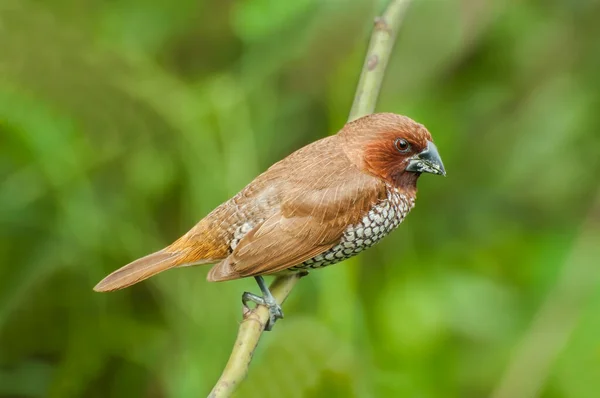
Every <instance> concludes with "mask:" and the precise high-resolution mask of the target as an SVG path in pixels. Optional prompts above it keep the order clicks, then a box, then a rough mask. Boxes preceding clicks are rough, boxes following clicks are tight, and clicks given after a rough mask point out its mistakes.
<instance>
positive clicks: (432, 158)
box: [406, 141, 446, 176]
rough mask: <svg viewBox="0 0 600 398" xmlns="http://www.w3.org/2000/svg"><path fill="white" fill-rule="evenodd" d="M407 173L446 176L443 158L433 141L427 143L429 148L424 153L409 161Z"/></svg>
mask: <svg viewBox="0 0 600 398" xmlns="http://www.w3.org/2000/svg"><path fill="white" fill-rule="evenodd" d="M406 171H412V172H415V173H431V174H439V175H442V176H445V175H446V170H445V169H444V164H443V163H442V158H441V157H440V154H439V153H438V150H437V147H436V146H435V144H434V143H433V142H431V141H427V148H425V149H424V150H423V151H422V152H420V153H417V154H416V155H414V156H412V157H411V158H409V159H408V166H406Z"/></svg>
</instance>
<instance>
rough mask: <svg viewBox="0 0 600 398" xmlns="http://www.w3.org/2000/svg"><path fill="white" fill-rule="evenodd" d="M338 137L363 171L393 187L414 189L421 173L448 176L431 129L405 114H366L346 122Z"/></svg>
mask: <svg viewBox="0 0 600 398" xmlns="http://www.w3.org/2000/svg"><path fill="white" fill-rule="evenodd" d="M339 137H340V139H341V143H342V144H341V145H342V148H343V150H344V152H346V155H347V156H348V158H350V160H351V161H352V162H353V163H354V164H355V165H356V166H357V167H358V168H359V169H360V170H362V171H365V172H367V173H369V174H372V175H374V176H376V177H379V178H381V179H383V180H384V181H386V182H387V183H389V184H391V185H393V186H396V187H404V188H406V189H410V188H413V189H414V188H416V183H417V179H418V177H419V176H420V175H421V174H422V173H431V174H439V175H443V176H445V175H446V170H445V169H444V164H443V163H442V159H441V157H440V155H439V153H438V150H437V147H436V146H435V144H434V143H433V139H432V137H431V134H430V133H429V131H427V129H426V128H425V127H424V126H423V125H422V124H419V123H417V122H415V121H414V120H412V119H410V118H408V117H406V116H401V115H396V114H394V113H375V114H372V115H367V116H364V117H362V118H360V119H357V120H355V121H352V122H350V123H348V124H346V125H345V126H344V128H343V129H342V130H341V131H340V132H339Z"/></svg>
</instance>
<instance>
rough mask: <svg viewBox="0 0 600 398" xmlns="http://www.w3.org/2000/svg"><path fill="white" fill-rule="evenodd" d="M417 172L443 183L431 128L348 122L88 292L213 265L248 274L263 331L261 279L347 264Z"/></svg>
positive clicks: (377, 235)
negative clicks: (257, 289)
mask: <svg viewBox="0 0 600 398" xmlns="http://www.w3.org/2000/svg"><path fill="white" fill-rule="evenodd" d="M421 173H432V174H440V175H446V172H445V170H444V165H443V164H442V160H441V158H440V156H439V154H438V151H437V148H436V146H435V145H434V144H433V142H432V138H431V134H429V131H427V129H426V128H425V127H424V126H423V125H421V124H419V123H416V122H415V121H413V120H411V119H409V118H408V117H405V116H400V115H396V114H393V113H378V114H372V115H368V116H365V117H362V118H360V119H357V120H355V121H353V122H350V123H347V124H346V125H345V126H344V127H343V128H342V129H341V130H340V131H339V132H338V133H337V134H336V135H333V136H330V137H327V138H323V139H321V140H319V141H316V142H313V143H312V144H309V145H307V146H305V147H303V148H301V149H299V150H298V151H296V152H294V153H292V154H291V155H289V156H288V157H286V158H284V159H283V160H281V161H279V162H277V163H275V164H274V165H273V166H271V167H270V168H269V169H268V170H267V171H266V172H264V173H263V174H261V175H259V176H258V177H257V178H256V179H254V181H252V182H251V183H250V184H248V185H247V186H246V187H245V188H244V189H242V190H241V191H240V192H239V193H238V194H237V195H235V196H234V197H233V198H231V199H229V200H228V201H226V202H225V203H223V204H221V205H220V206H219V207H217V208H216V209H214V210H213V211H212V212H211V213H210V214H208V215H207V216H206V217H205V218H203V219H202V220H200V222H198V223H197V224H196V225H195V226H194V227H193V228H192V229H191V230H190V231H188V232H187V233H186V234H185V235H183V236H182V237H181V238H179V239H177V240H176V241H175V242H174V243H172V244H171V245H169V246H167V247H166V248H164V249H162V250H159V251H157V252H156V253H153V254H150V255H147V256H145V257H142V258H140V259H138V260H135V261H133V262H132V263H130V264H127V265H125V266H124V267H122V268H120V269H118V270H117V271H115V272H113V273H112V274H110V275H108V276H107V277H106V278H104V279H103V280H102V281H101V282H100V283H98V285H96V287H95V288H94V290H96V291H99V292H105V291H112V290H117V289H122V288H124V287H127V286H130V285H133V284H134V283H137V282H140V281H142V280H144V279H146V278H149V277H151V276H153V275H155V274H157V273H159V272H162V271H165V270H167V269H170V268H174V267H182V266H190V265H200V264H213V263H217V264H216V265H215V266H214V267H212V269H211V270H210V272H209V273H208V280H209V281H211V282H215V281H227V280H232V279H238V278H244V277H248V276H254V277H255V278H256V281H257V283H258V285H259V287H260V289H261V291H262V293H263V296H262V297H260V296H257V295H254V294H251V293H248V292H246V293H244V295H243V297H242V301H243V302H244V305H245V304H246V303H247V302H248V301H253V302H255V303H257V304H262V305H266V306H267V307H268V308H269V312H270V321H269V325H268V326H267V330H269V329H270V328H271V327H272V326H273V324H274V323H275V322H276V320H277V319H278V318H281V317H283V313H282V311H281V308H280V307H279V305H278V304H277V303H276V301H275V299H274V298H273V296H272V295H271V293H270V292H269V289H268V287H267V285H266V284H265V282H264V280H263V278H262V275H272V274H280V273H285V272H306V271H309V270H313V269H317V268H322V267H325V266H328V265H331V264H334V263H337V262H339V261H342V260H344V259H346V258H349V257H352V256H354V255H356V254H358V253H360V252H361V251H363V250H365V249H367V248H369V247H371V246H372V245H374V244H375V243H377V242H378V241H379V240H381V238H383V237H384V236H386V235H387V234H388V233H390V232H391V231H392V230H393V229H395V228H396V227H397V226H398V225H399V224H400V223H401V222H402V221H403V220H404V217H406V215H407V214H408V212H409V211H410V210H411V209H412V208H413V207H414V203H415V196H416V192H417V179H418V178H419V176H420V175H421Z"/></svg>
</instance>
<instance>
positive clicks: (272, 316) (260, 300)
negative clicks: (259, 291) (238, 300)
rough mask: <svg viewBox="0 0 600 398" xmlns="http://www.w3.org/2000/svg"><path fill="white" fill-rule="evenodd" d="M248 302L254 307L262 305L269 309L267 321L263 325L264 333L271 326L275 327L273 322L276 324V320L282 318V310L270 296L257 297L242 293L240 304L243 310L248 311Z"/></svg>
mask: <svg viewBox="0 0 600 398" xmlns="http://www.w3.org/2000/svg"><path fill="white" fill-rule="evenodd" d="M249 301H251V302H253V303H255V304H256V305H264V306H265V307H267V308H268V309H269V321H268V322H267V324H266V325H265V330H266V331H270V330H272V329H273V326H274V325H275V322H277V320H278V319H282V318H283V310H282V309H281V306H280V305H279V304H277V302H276V301H275V299H274V298H273V297H272V296H271V297H261V296H257V295H256V294H254V293H250V292H244V294H242V304H243V305H244V308H245V309H247V310H249V308H248V302H249Z"/></svg>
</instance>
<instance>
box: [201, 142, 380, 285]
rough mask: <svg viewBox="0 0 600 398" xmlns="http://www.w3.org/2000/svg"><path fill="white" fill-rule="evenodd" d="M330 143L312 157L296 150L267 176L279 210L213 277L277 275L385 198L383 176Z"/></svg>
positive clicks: (323, 245) (313, 149)
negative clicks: (373, 173) (369, 172)
mask: <svg viewBox="0 0 600 398" xmlns="http://www.w3.org/2000/svg"><path fill="white" fill-rule="evenodd" d="M330 138H331V139H333V138H334V137H330ZM328 141H329V140H328V139H326V140H322V141H320V142H317V143H315V145H311V146H309V147H310V156H303V155H308V154H303V153H302V152H303V151H302V150H301V151H298V152H296V153H295V154H293V155H292V156H290V157H288V158H286V159H285V160H284V161H282V162H280V163H278V164H277V165H275V166H274V167H273V168H271V169H270V170H269V171H267V172H266V173H265V174H264V175H263V176H261V177H262V178H264V179H267V180H269V181H270V182H271V183H272V184H275V185H276V186H277V192H278V195H279V197H280V205H279V208H278V209H277V211H275V212H274V213H273V214H272V215H271V216H270V217H268V218H267V219H265V220H264V221H263V222H262V223H261V224H260V225H258V226H256V227H255V228H254V229H253V230H251V231H250V232H249V233H248V234H247V235H246V236H244V238H243V239H242V240H241V241H240V242H239V244H238V246H237V247H236V248H235V250H234V251H233V253H231V255H229V256H228V257H227V258H226V259H225V260H223V261H222V262H221V263H219V264H217V265H216V266H215V267H213V269H211V271H210V273H209V275H208V279H209V280H211V281H223V280H230V279H236V278H240V277H246V276H252V275H260V274H272V273H276V272H279V271H282V270H285V269H287V268H289V267H292V266H294V265H296V264H300V263H302V262H303V261H305V260H307V259H310V258H312V257H314V256H316V255H318V254H320V253H322V252H324V251H326V250H327V249H329V248H331V247H333V246H334V245H335V244H337V242H338V241H339V240H340V238H341V236H342V234H343V232H344V230H345V229H346V228H347V226H348V225H350V224H354V223H356V222H358V221H359V220H360V219H361V218H362V217H363V216H364V214H365V213H366V212H368V211H369V210H370V209H371V207H372V206H373V204H375V203H376V202H377V201H379V200H381V199H383V198H384V197H385V186H384V184H383V183H382V182H381V181H380V180H379V179H377V178H374V177H372V176H369V175H366V174H364V173H361V172H360V171H358V170H357V169H356V168H355V166H354V165H352V164H351V163H350V161H349V160H348V158H347V157H346V156H345V155H344V154H343V153H341V152H337V151H335V146H334V147H333V148H332V146H331V145H330V144H333V143H335V141H333V140H332V141H333V142H328ZM307 149H308V147H307ZM332 149H333V154H332V153H331V152H332Z"/></svg>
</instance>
